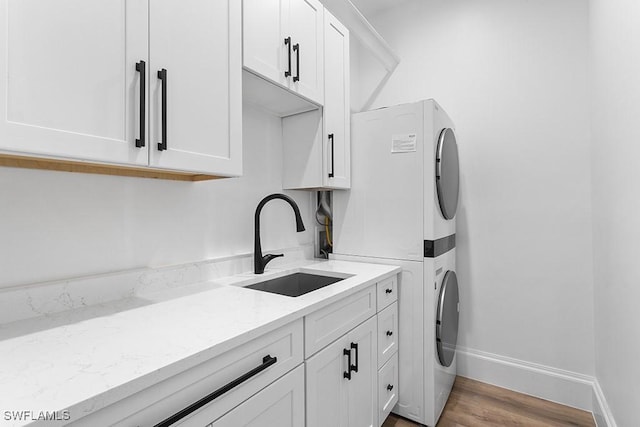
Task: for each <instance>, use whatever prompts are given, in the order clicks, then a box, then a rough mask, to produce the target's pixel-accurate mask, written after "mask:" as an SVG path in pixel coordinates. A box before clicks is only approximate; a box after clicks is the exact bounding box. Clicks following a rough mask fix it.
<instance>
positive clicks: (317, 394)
mask: <svg viewBox="0 0 640 427" xmlns="http://www.w3.org/2000/svg"><path fill="white" fill-rule="evenodd" d="M305 365H306V374H307V424H306V425H307V427H324V426H336V427H338V426H349V427H374V426H377V422H378V409H377V404H376V403H377V387H376V383H377V380H376V378H377V320H376V317H375V316H374V317H371V318H370V319H369V320H367V321H365V322H364V323H362V324H361V325H360V326H358V327H356V328H355V329H353V330H351V331H350V332H348V333H347V334H345V335H344V336H342V337H341V338H339V339H338V340H337V341H335V342H334V343H333V344H330V345H329V346H327V347H326V348H325V349H323V350H321V351H320V352H318V353H317V354H316V355H314V356H313V357H311V358H310V359H308V360H307V361H306V362H305Z"/></svg>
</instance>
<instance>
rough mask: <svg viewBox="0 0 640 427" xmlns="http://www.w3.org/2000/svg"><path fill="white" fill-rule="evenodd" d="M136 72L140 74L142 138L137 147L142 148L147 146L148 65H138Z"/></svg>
mask: <svg viewBox="0 0 640 427" xmlns="http://www.w3.org/2000/svg"><path fill="white" fill-rule="evenodd" d="M136 71H137V72H139V73H140V138H139V139H138V138H136V147H138V148H142V147H144V145H145V139H146V138H145V132H146V125H145V115H146V109H147V107H146V102H147V99H146V97H147V95H146V87H147V64H145V62H144V61H140V62H137V63H136Z"/></svg>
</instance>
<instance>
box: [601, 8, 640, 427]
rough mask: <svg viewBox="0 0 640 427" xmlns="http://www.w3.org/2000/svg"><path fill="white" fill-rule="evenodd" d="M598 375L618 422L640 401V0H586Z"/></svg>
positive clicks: (633, 419)
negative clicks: (589, 31) (587, 10)
mask: <svg viewBox="0 0 640 427" xmlns="http://www.w3.org/2000/svg"><path fill="white" fill-rule="evenodd" d="M590 7H591V10H590V20H591V47H592V50H591V55H592V56H591V59H592V69H593V74H592V82H591V83H592V87H593V91H592V127H591V132H592V148H593V157H592V159H593V160H592V166H593V216H594V218H593V219H594V225H593V234H594V260H595V262H594V267H595V270H594V271H595V324H596V346H595V348H596V375H597V378H598V382H599V383H600V386H601V387H602V389H603V391H604V394H605V397H606V399H607V401H608V403H609V406H610V408H611V410H612V412H613V415H614V417H615V419H616V422H617V423H618V425H620V426H634V425H638V419H639V416H638V407H640V363H639V362H640V309H639V308H638V305H639V304H640V262H639V258H638V254H639V251H638V244H639V241H640V3H638V2H637V1H636V0H591V1H590Z"/></svg>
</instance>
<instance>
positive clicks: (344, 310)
mask: <svg viewBox="0 0 640 427" xmlns="http://www.w3.org/2000/svg"><path fill="white" fill-rule="evenodd" d="M374 314H376V287H375V286H370V287H368V288H367V289H364V290H362V291H360V292H358V293H356V294H353V295H350V296H348V297H347V298H345V299H343V300H341V301H338V302H335V303H333V304H331V305H330V306H328V307H325V308H322V309H320V310H318V311H316V312H314V313H311V314H310V315H308V316H306V317H305V318H304V341H305V346H304V351H305V357H306V358H308V357H309V356H311V355H312V354H314V353H315V352H317V351H318V350H320V349H321V348H323V347H325V346H326V345H327V344H329V343H331V342H333V341H334V340H336V339H337V338H338V337H340V336H342V335H344V334H345V333H347V332H348V331H350V330H351V329H353V328H354V327H356V326H357V325H359V324H360V323H362V322H364V321H365V320H367V319H368V318H369V317H371V316H373V315H374Z"/></svg>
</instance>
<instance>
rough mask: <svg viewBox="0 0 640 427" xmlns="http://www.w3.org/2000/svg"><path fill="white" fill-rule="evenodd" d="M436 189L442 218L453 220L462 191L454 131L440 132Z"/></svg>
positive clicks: (449, 129)
mask: <svg viewBox="0 0 640 427" xmlns="http://www.w3.org/2000/svg"><path fill="white" fill-rule="evenodd" d="M436 189H437V191H438V203H439V204H440V211H441V212H442V216H444V217H445V218H446V219H453V217H455V216H456V210H457V209H458V192H459V190H460V169H459V165H458V144H457V143H456V134H455V133H454V132H453V129H451V128H446V129H443V130H442V132H440V137H439V138H438V148H437V150H436Z"/></svg>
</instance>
